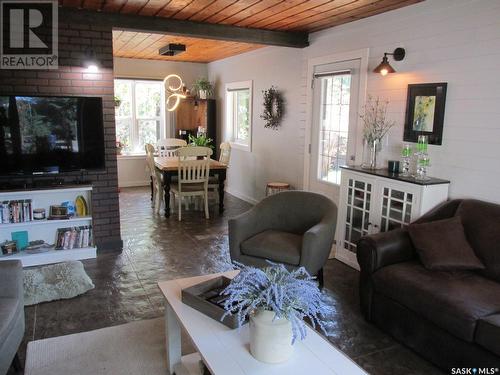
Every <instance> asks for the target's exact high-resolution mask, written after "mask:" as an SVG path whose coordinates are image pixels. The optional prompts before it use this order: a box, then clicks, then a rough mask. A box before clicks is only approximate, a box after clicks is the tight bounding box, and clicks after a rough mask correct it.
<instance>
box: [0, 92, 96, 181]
mask: <svg viewBox="0 0 500 375" xmlns="http://www.w3.org/2000/svg"><path fill="white" fill-rule="evenodd" d="M0 160H1V163H0V175H3V176H11V175H22V176H27V175H37V174H45V173H64V172H71V171H80V170H96V169H103V168H104V166H105V156H104V129H103V112H102V99H101V98H98V97H75V96H69V97H63V96H18V95H10V96H3V95H0Z"/></svg>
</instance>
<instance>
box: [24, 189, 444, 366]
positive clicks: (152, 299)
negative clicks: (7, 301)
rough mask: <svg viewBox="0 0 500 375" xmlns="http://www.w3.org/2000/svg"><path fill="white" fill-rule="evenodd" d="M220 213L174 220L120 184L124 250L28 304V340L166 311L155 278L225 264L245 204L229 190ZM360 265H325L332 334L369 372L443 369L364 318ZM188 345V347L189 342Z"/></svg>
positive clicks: (144, 196) (87, 263)
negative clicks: (232, 228) (58, 292)
mask: <svg viewBox="0 0 500 375" xmlns="http://www.w3.org/2000/svg"><path fill="white" fill-rule="evenodd" d="M225 203H226V204H225V205H226V211H225V212H224V214H223V215H219V214H218V213H216V212H214V208H212V209H211V215H212V218H211V219H210V220H205V219H204V218H203V217H202V213H201V212H195V211H188V212H186V213H183V221H182V222H181V223H179V222H178V221H177V217H176V216H175V215H172V216H171V217H170V218H169V219H166V218H165V217H163V216H158V215H153V214H152V210H151V207H150V201H149V193H148V190H147V188H129V189H123V190H122V192H121V194H120V213H121V222H122V224H121V225H122V238H123V241H124V249H123V252H122V253H121V254H116V253H108V254H100V255H99V256H98V257H97V259H95V260H88V261H84V265H85V269H86V270H87V273H88V274H89V276H90V277H91V278H92V280H93V281H94V284H95V286H96V288H95V289H94V290H91V291H89V292H88V293H86V294H85V295H82V296H79V297H77V298H74V299H71V300H65V301H56V302H48V303H43V304H40V305H37V306H32V307H27V308H26V335H25V340H24V341H25V342H24V343H23V347H22V348H21V356H22V360H24V356H25V354H24V353H25V348H26V343H27V342H28V341H31V340H38V339H42V338H47V337H53V336H60V335H65V334H70V333H76V332H82V331H88V330H92V329H97V328H102V327H107V326H111V325H117V324H122V323H126V322H129V321H132V320H140V319H149V318H153V317H158V316H161V315H162V314H163V307H162V304H163V301H162V297H161V294H160V292H159V291H158V289H157V286H156V283H157V281H158V280H168V279H174V278H179V277H188V276H194V275H199V274H204V273H210V272H215V271H221V270H225V269H227V267H228V244H227V219H228V218H230V217H232V216H235V215H237V214H239V213H242V212H244V211H246V210H248V209H249V208H250V205H249V204H247V203H245V202H243V201H241V200H239V199H237V198H235V197H232V196H230V195H226V201H225ZM357 276H358V275H357V271H355V270H353V269H351V268H349V267H347V266H345V265H344V264H342V263H340V262H338V261H336V260H330V261H329V262H328V264H327V266H326V269H325V291H326V293H327V295H328V298H329V301H330V303H331V305H332V306H333V307H334V313H333V315H332V317H331V320H330V324H329V325H330V328H331V330H332V333H333V335H332V336H331V337H330V341H331V342H332V343H333V344H334V345H336V346H338V347H339V348H340V349H341V350H343V351H344V352H345V353H346V354H347V355H349V356H350V357H351V358H353V359H354V360H355V361H356V362H357V363H359V364H360V365H361V366H362V367H364V368H365V369H366V370H367V371H368V372H369V373H370V374H373V375H390V374H397V375H400V374H405V375H412V374H414V375H417V374H426V375H434V374H442V373H441V372H440V371H439V370H437V369H436V368H435V367H434V366H432V365H431V364H429V363H428V362H426V361H424V360H423V359H421V358H419V357H418V356H417V355H416V354H414V353H413V352H412V351H411V350H409V349H407V348H405V347H403V346H402V345H400V344H398V343H397V342H395V341H394V340H393V339H392V338H391V337H389V336H388V335H386V334H384V333H383V332H381V331H380V330H379V329H377V328H376V327H374V326H373V325H371V324H369V323H367V322H365V320H364V319H363V317H362V316H361V314H360V311H359V307H358V297H357V287H358V285H357V284H358V277H357ZM185 350H189V344H187V345H186V348H185Z"/></svg>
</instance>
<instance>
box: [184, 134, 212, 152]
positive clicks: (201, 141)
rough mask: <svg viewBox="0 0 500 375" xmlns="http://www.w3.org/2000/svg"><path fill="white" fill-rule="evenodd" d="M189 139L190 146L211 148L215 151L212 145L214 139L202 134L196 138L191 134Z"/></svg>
mask: <svg viewBox="0 0 500 375" xmlns="http://www.w3.org/2000/svg"><path fill="white" fill-rule="evenodd" d="M188 139H189V145H190V146H198V147H209V148H211V149H212V150H213V149H214V145H213V144H212V142H213V139H212V138H208V137H207V136H206V135H205V134H200V135H198V136H196V137H195V136H192V135H191V134H189V137H188Z"/></svg>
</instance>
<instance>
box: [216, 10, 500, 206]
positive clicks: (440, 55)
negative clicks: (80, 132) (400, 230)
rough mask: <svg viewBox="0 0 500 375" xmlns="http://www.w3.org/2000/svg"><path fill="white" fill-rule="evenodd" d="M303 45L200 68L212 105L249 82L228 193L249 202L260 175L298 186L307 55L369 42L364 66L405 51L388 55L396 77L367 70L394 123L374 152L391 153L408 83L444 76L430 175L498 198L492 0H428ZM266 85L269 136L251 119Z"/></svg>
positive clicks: (498, 95)
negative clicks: (247, 123)
mask: <svg viewBox="0 0 500 375" xmlns="http://www.w3.org/2000/svg"><path fill="white" fill-rule="evenodd" d="M310 41H311V46H310V47H308V48H305V49H303V50H291V49H283V48H278V47H267V48H265V49H262V50H257V51H254V52H249V53H246V54H242V55H239V56H236V57H232V58H229V59H225V60H222V61H217V62H214V63H210V64H209V65H208V71H209V77H211V79H214V78H216V79H217V82H218V97H219V103H220V104H221V103H222V102H221V98H223V95H222V90H223V84H221V83H226V82H231V81H238V80H247V79H253V80H254V132H253V137H254V138H253V140H254V148H253V150H252V153H250V154H248V153H246V154H244V153H243V152H242V151H234V153H233V156H234V157H233V158H232V160H231V171H230V173H229V177H230V179H229V183H228V188H229V190H230V191H231V192H235V193H240V196H242V197H245V196H246V197H249V198H251V199H254V200H256V199H260V198H261V197H262V196H263V193H264V190H263V188H264V185H265V182H266V181H268V180H285V181H287V182H290V183H292V184H293V185H295V186H296V187H301V186H302V184H301V182H302V180H303V157H304V155H303V154H304V149H305V142H304V139H305V128H306V120H307V116H306V95H310V90H309V84H308V82H309V80H310V77H306V75H307V61H308V59H309V58H314V57H319V56H325V55H330V54H335V53H340V52H346V51H352V50H358V49H362V48H368V49H369V55H370V60H369V71H371V70H372V69H373V68H374V67H375V66H376V65H377V64H378V63H379V62H380V61H381V58H382V56H383V53H384V52H391V51H392V50H393V49H394V48H396V47H404V48H405V49H406V51H407V55H406V58H405V60H404V61H401V62H393V61H392V60H391V61H390V62H391V64H393V66H394V67H395V69H396V70H397V71H398V73H396V74H392V75H388V76H386V77H382V76H380V75H378V74H374V73H369V75H368V83H367V93H368V94H371V95H373V96H380V97H381V98H387V99H388V100H390V106H389V117H390V118H391V119H393V120H395V121H396V122H397V124H398V125H397V127H396V128H394V129H392V130H391V133H390V137H389V140H388V144H387V145H386V147H385V150H384V151H383V154H382V157H383V158H384V159H386V160H387V159H390V158H398V156H399V150H400V147H401V146H402V144H403V141H402V138H403V124H404V116H405V107H406V89H407V85H408V84H410V83H427V82H448V92H447V100H446V113H445V122H444V136H443V145H442V146H430V157H431V163H432V167H431V169H430V173H431V174H432V175H434V176H436V177H442V178H448V179H450V180H451V181H452V184H451V191H450V193H451V197H454V198H456V197H476V198H478V199H485V200H489V201H494V202H500V195H499V194H498V191H499V189H500V163H499V161H500V105H499V104H500V74H499V71H500V1H498V0H427V1H425V2H422V3H419V4H416V5H412V6H409V7H405V8H402V9H399V10H395V11H391V12H388V13H384V14H381V15H378V16H373V17H370V18H367V19H363V20H360V21H356V22H353V23H349V24H345V25H342V26H339V27H335V28H332V29H329V30H325V31H322V32H319V33H315V34H312V35H311V38H310ZM272 84H274V85H277V86H278V87H279V88H280V89H282V90H283V91H284V94H285V98H286V99H287V106H286V109H287V110H288V116H287V117H286V118H285V120H284V122H283V126H282V129H281V130H280V131H278V132H272V131H269V130H265V129H263V123H262V121H261V120H260V119H259V115H260V113H261V108H262V107H261V102H262V93H261V90H262V89H265V88H268V87H269V86H271V85H272ZM221 109H222V108H219V114H220V113H222V112H223V111H222V110H221ZM359 162H360V161H359Z"/></svg>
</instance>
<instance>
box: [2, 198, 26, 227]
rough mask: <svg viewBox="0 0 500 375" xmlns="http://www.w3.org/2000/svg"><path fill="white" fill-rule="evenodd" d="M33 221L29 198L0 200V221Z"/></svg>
mask: <svg viewBox="0 0 500 375" xmlns="http://www.w3.org/2000/svg"><path fill="white" fill-rule="evenodd" d="M29 221H33V207H32V201H31V199H17V200H11V201H3V202H0V223H2V224H10V223H26V222H29Z"/></svg>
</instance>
